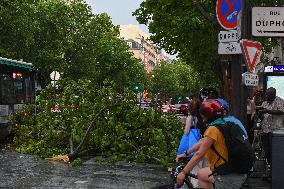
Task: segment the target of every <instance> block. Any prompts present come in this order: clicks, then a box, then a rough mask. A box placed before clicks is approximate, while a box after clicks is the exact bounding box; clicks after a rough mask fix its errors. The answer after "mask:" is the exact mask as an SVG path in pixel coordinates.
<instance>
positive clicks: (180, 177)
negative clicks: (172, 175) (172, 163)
mask: <svg viewBox="0 0 284 189" xmlns="http://www.w3.org/2000/svg"><path fill="white" fill-rule="evenodd" d="M185 176H186V175H185V173H184V171H181V172H180V173H179V174H178V176H177V186H178V187H181V186H182V185H183V182H184V178H185Z"/></svg>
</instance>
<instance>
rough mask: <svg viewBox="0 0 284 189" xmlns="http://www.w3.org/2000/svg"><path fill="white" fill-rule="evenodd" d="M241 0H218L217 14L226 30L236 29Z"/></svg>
mask: <svg viewBox="0 0 284 189" xmlns="http://www.w3.org/2000/svg"><path fill="white" fill-rule="evenodd" d="M240 11H241V0H217V3H216V15H217V20H218V21H219V23H220V25H221V26H222V27H223V28H224V29H226V30H232V29H236V28H237V25H238V14H239V12H240Z"/></svg>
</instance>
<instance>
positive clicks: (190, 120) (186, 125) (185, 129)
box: [184, 115, 192, 134]
mask: <svg viewBox="0 0 284 189" xmlns="http://www.w3.org/2000/svg"><path fill="white" fill-rule="evenodd" d="M191 123H192V116H191V115H189V116H188V117H187V118H186V122H185V127H184V134H188V133H189V130H190V127H191Z"/></svg>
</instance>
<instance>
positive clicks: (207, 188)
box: [177, 99, 245, 189]
mask: <svg viewBox="0 0 284 189" xmlns="http://www.w3.org/2000/svg"><path fill="white" fill-rule="evenodd" d="M200 114H201V116H202V118H203V120H204V121H206V122H207V123H212V122H213V121H215V120H216V119H218V118H222V117H224V108H223V107H222V105H221V103H219V102H218V101H217V100H213V99H210V100H206V101H204V102H203V103H202V104H201V107H200ZM213 147H214V148H215V150H216V151H217V152H218V153H219V155H217V153H216V152H215V151H214V150H213ZM194 150H197V152H196V153H195V154H194V155H193V157H192V158H191V159H190V161H189V162H188V163H187V165H186V166H185V168H184V169H183V170H182V171H181V173H180V174H179V175H178V177H177V184H178V185H179V186H181V185H182V184H183V181H184V178H185V176H186V174H187V173H189V172H190V171H191V170H192V169H193V167H194V166H195V165H196V164H198V162H199V161H201V160H203V159H204V158H205V157H207V158H208V161H209V165H210V166H209V167H205V168H202V169H200V170H199V171H198V173H197V176H198V185H199V187H200V188H204V189H212V188H213V183H215V186H216V188H217V189H220V188H224V189H225V188H226V189H229V188H240V186H241V185H242V183H243V182H244V180H245V177H244V176H243V175H239V174H228V175H222V179H218V178H220V177H219V176H218V178H217V179H216V178H214V177H213V175H212V174H213V173H215V171H216V170H215V168H216V167H218V166H220V165H222V164H224V163H225V160H226V161H227V160H228V150H227V147H226V144H225V139H224V136H223V134H222V133H221V131H219V129H218V128H217V127H214V126H210V127H208V128H207V129H206V131H205V133H204V138H203V139H201V140H200V142H199V143H197V144H196V145H195V146H193V147H192V148H191V149H189V150H187V151H186V152H185V154H187V153H191V152H192V151H194ZM220 156H221V157H223V158H224V159H223V158H220ZM224 185H225V186H224Z"/></svg>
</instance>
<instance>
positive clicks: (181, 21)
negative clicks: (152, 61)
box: [133, 0, 275, 83]
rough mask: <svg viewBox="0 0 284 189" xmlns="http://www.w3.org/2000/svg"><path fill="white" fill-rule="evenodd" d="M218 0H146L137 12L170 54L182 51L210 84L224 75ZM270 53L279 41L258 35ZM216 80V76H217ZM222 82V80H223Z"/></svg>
mask: <svg viewBox="0 0 284 189" xmlns="http://www.w3.org/2000/svg"><path fill="white" fill-rule="evenodd" d="M248 3H249V5H250V6H273V5H275V2H273V1H271V0H250V1H248ZM215 10H216V1H207V0H191V1H183V0H146V1H143V2H142V3H141V4H140V7H139V8H138V9H137V10H136V11H135V12H133V15H134V16H136V19H137V21H138V22H139V23H140V24H145V25H147V26H148V28H149V32H150V33H151V34H152V35H151V37H150V38H151V40H152V41H153V42H154V43H157V44H159V46H161V47H162V48H164V49H165V50H166V51H167V52H168V53H171V54H175V53H177V52H178V53H179V57H181V58H182V59H183V60H185V62H186V63H187V64H191V65H192V68H193V69H194V70H195V71H196V72H199V73H203V75H201V77H202V80H203V81H206V83H211V82H212V81H214V79H212V75H215V76H218V74H219V77H218V78H222V72H221V68H220V66H222V65H220V64H219V62H220V61H219V59H220V56H219V55H218V53H217V49H218V32H219V31H220V30H221V27H220V25H219V23H218V22H217V18H216V13H215ZM254 40H260V41H261V42H262V44H263V45H264V47H265V51H266V52H270V51H271V49H272V47H273V45H275V41H274V40H272V41H269V39H268V38H262V39H260V38H256V39H254ZM215 80H216V77H215ZM221 81H222V80H221Z"/></svg>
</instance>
